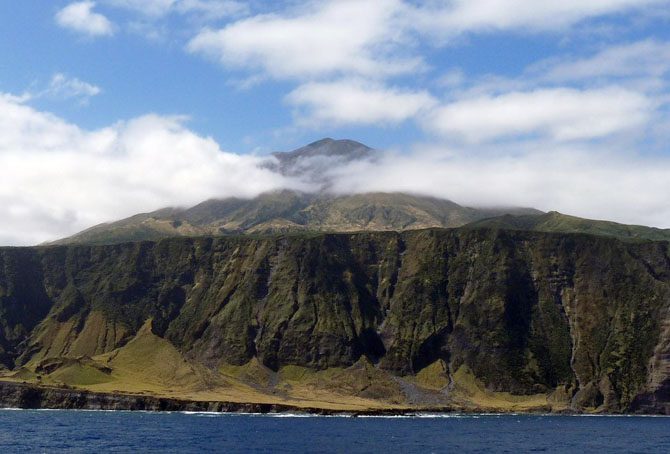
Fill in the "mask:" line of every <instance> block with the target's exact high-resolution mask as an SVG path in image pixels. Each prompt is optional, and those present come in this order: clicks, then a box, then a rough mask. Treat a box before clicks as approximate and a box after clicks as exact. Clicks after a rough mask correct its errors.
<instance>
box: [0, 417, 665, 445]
mask: <svg viewBox="0 0 670 454" xmlns="http://www.w3.org/2000/svg"><path fill="white" fill-rule="evenodd" d="M53 451H66V452H93V453H95V452H100V451H113V452H161V453H165V452H175V453H188V452H203V451H217V452H273V453H275V452H338V453H351V452H370V453H372V452H382V453H393V452H398V453H413V452H420V453H425V452H449V451H451V452H458V453H463V452H491V451H493V452H510V453H518V452H570V453H575V452H577V453H581V452H588V453H591V452H594V453H601V452H638V453H655V452H658V453H670V418H652V417H649V418H645V417H586V416H581V417H575V416H515V415H507V416H486V415H479V416H447V417H399V418H351V417H299V416H286V415H283V416H261V415H231V414H228V415H225V414H223V415H222V414H216V415H214V414H184V413H133V412H96V411H59V410H54V411H49V410H42V411H37V410H0V453H10V452H53Z"/></svg>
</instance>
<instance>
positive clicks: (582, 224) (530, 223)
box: [467, 211, 670, 241]
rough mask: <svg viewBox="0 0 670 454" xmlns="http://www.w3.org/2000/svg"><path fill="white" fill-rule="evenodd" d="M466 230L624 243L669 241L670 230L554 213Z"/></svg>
mask: <svg viewBox="0 0 670 454" xmlns="http://www.w3.org/2000/svg"><path fill="white" fill-rule="evenodd" d="M467 227H468V228H482V227H487V228H499V229H513V230H530V231H537V232H556V233H586V234H590V235H598V236H610V237H615V238H619V239H626V240H652V241H670V229H657V228H654V227H645V226H641V225H626V224H618V223H616V222H610V221H597V220H592V219H583V218H578V217H575V216H569V215H566V214H561V213H558V212H556V211H552V212H549V213H545V214H541V215H521V216H513V215H504V216H500V217H494V218H490V219H484V220H481V221H476V222H473V223H471V224H468V225H467Z"/></svg>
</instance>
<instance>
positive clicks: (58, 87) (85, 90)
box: [40, 73, 102, 104]
mask: <svg viewBox="0 0 670 454" xmlns="http://www.w3.org/2000/svg"><path fill="white" fill-rule="evenodd" d="M101 92H102V90H101V89H100V87H98V86H97V85H93V84H90V83H88V82H84V81H82V80H79V79H77V78H76V77H68V76H66V75H65V74H63V73H56V74H54V75H53V77H52V78H51V82H50V83H49V87H48V88H47V89H46V90H45V91H44V92H43V93H41V94H40V95H45V96H49V97H52V98H56V99H71V98H77V99H79V101H80V103H82V104H86V103H88V100H89V99H90V98H91V97H93V96H97V95H99V94H100V93H101Z"/></svg>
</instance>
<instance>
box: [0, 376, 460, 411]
mask: <svg viewBox="0 0 670 454" xmlns="http://www.w3.org/2000/svg"><path fill="white" fill-rule="evenodd" d="M0 407H3V408H24V409H59V410H131V411H202V412H205V411H206V412H219V413H308V414H314V415H350V416H393V415H407V414H413V413H417V410H416V409H409V408H408V409H370V410H352V411H342V410H330V409H325V408H310V407H298V406H293V405H287V404H265V403H238V402H216V401H192V400H184V399H171V398H163V397H154V396H143V395H133V394H111V393H95V392H90V391H83V390H76V389H65V388H55V387H47V386H35V385H31V384H26V383H12V382H0ZM426 411H427V412H451V411H454V409H453V408H449V407H442V408H434V409H427V410H426ZM422 412H423V410H422Z"/></svg>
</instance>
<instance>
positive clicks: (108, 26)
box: [56, 1, 114, 36]
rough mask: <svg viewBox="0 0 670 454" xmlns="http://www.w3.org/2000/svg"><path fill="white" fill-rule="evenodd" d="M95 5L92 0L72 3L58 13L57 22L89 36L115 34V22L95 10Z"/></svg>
mask: <svg viewBox="0 0 670 454" xmlns="http://www.w3.org/2000/svg"><path fill="white" fill-rule="evenodd" d="M94 7H95V3H94V2H92V1H83V2H75V3H70V4H69V5H67V6H66V7H65V8H63V9H61V10H60V11H58V13H56V23H57V24H58V25H60V26H61V27H63V28H68V29H70V30H74V31H76V32H79V33H84V34H86V35H89V36H109V35H113V34H114V26H113V24H112V23H111V22H110V21H109V19H107V18H106V17H105V16H103V15H102V14H99V13H96V12H94V11H93V8H94Z"/></svg>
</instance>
